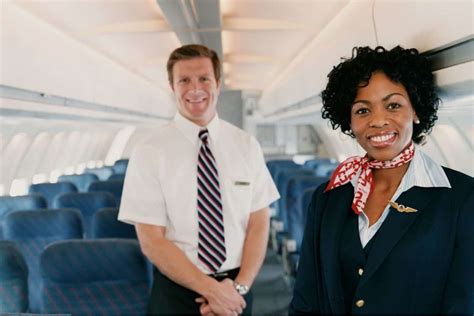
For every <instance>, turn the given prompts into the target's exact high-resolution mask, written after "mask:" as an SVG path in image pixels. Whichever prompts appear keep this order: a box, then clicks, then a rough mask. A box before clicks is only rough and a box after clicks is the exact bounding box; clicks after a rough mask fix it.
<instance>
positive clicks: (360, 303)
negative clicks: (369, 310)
mask: <svg viewBox="0 0 474 316" xmlns="http://www.w3.org/2000/svg"><path fill="white" fill-rule="evenodd" d="M364 305H365V302H364V300H358V301H357V302H356V306H357V307H359V308H361V307H364Z"/></svg>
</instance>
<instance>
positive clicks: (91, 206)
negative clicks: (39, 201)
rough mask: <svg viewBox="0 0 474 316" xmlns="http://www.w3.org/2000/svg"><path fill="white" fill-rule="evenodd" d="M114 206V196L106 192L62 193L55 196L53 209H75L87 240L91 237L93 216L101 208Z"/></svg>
mask: <svg viewBox="0 0 474 316" xmlns="http://www.w3.org/2000/svg"><path fill="white" fill-rule="evenodd" d="M116 205H117V204H116V203H115V198H114V196H113V195H112V194H111V193H108V192H88V193H81V192H79V193H64V194H61V195H59V196H57V197H56V199H55V200H54V202H53V207H54V208H75V209H78V210H79V211H80V212H81V214H82V218H83V223H84V225H83V226H84V235H85V236H86V237H87V238H89V237H90V236H91V225H92V217H93V215H94V214H95V213H96V212H97V211H98V210H99V209H101V208H106V207H115V206H116Z"/></svg>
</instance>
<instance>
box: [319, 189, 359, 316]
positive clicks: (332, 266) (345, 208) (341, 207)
mask: <svg viewBox="0 0 474 316" xmlns="http://www.w3.org/2000/svg"><path fill="white" fill-rule="evenodd" d="M324 194H329V195H330V196H329V197H328V201H327V204H326V207H325V211H324V214H323V218H322V222H321V237H320V242H321V243H320V247H321V248H320V249H321V253H320V254H319V255H320V258H321V266H322V271H323V276H324V278H323V279H324V285H325V288H326V289H327V292H328V293H327V294H328V298H329V303H330V306H331V310H332V313H335V314H338V313H344V312H345V310H344V309H345V307H344V294H343V291H342V284H341V275H340V272H341V270H340V265H339V240H340V237H341V233H342V229H343V226H344V225H343V224H344V219H345V218H346V217H347V212H349V210H350V207H351V204H352V199H353V197H354V189H353V187H352V185H351V184H346V185H344V186H341V187H339V188H336V189H333V190H331V191H329V192H326V193H324Z"/></svg>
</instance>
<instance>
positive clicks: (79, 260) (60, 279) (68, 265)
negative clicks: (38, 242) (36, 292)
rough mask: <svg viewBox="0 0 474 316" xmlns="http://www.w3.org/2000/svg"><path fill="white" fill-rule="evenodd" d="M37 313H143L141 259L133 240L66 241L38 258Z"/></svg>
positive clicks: (144, 296)
mask: <svg viewBox="0 0 474 316" xmlns="http://www.w3.org/2000/svg"><path fill="white" fill-rule="evenodd" d="M40 271H41V275H42V277H43V284H42V287H41V301H42V304H41V313H45V314H47V313H50V314H53V313H54V314H59V313H63V314H72V315H145V314H146V308H147V303H148V299H149V280H148V271H147V263H146V260H145V257H144V256H143V255H142V253H141V250H140V246H139V245H138V241H136V240H130V239H95V240H67V241H59V242H56V243H54V244H51V245H49V246H48V247H46V249H45V250H44V251H43V253H42V254H41V257H40Z"/></svg>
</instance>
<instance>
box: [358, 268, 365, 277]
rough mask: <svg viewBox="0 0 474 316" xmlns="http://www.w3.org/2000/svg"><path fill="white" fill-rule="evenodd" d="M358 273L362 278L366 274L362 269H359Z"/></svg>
mask: <svg viewBox="0 0 474 316" xmlns="http://www.w3.org/2000/svg"><path fill="white" fill-rule="evenodd" d="M357 273H358V274H359V275H360V276H362V274H364V269H362V268H359V270H357Z"/></svg>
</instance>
